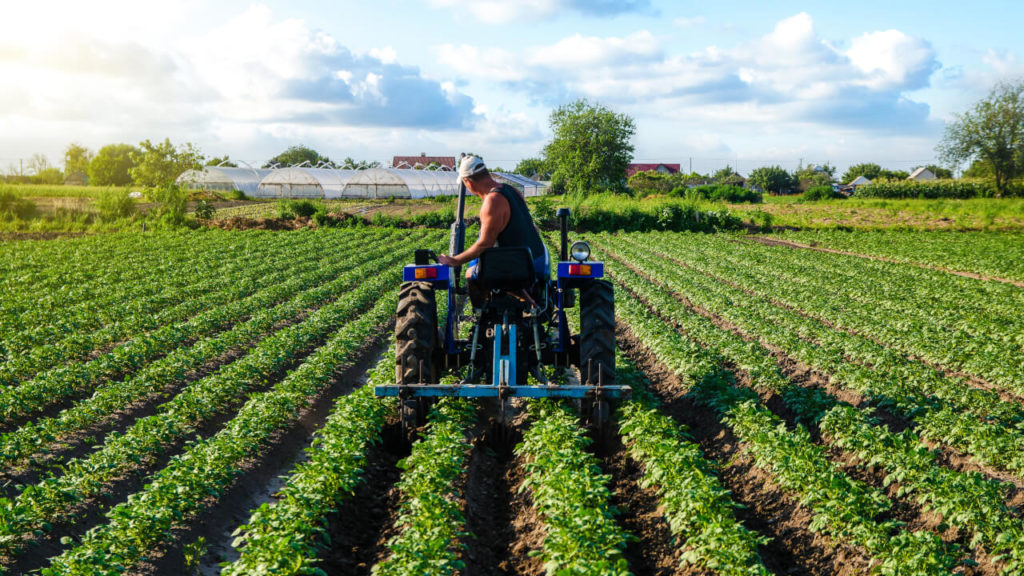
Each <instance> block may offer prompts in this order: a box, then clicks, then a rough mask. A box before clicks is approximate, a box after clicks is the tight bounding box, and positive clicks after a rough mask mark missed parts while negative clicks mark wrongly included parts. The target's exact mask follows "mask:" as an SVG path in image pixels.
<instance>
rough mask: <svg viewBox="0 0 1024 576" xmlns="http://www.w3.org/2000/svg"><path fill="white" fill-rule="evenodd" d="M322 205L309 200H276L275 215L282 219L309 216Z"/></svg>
mask: <svg viewBox="0 0 1024 576" xmlns="http://www.w3.org/2000/svg"><path fill="white" fill-rule="evenodd" d="M321 206H322V205H321V204H316V203H315V202H312V201H310V200H284V199H281V200H278V201H277V215H278V217H279V218H282V219H284V220H294V219H295V218H311V217H312V216H313V215H314V214H316V213H317V211H318V210H319V209H320V207H321Z"/></svg>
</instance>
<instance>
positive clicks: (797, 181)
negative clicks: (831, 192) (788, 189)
mask: <svg viewBox="0 0 1024 576" xmlns="http://www.w3.org/2000/svg"><path fill="white" fill-rule="evenodd" d="M835 172H836V167H835V166H830V165H828V164H824V165H821V166H816V165H814V164H811V165H809V166H807V167H806V168H801V169H799V170H797V171H796V174H794V175H793V184H794V185H795V186H797V187H798V188H799V189H800V190H801V191H804V192H806V191H807V190H810V189H811V188H815V187H818V186H832V180H833V175H834V174H835Z"/></svg>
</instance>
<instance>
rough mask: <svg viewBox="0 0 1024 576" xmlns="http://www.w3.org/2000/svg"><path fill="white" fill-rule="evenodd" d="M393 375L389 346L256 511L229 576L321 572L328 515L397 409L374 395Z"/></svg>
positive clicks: (240, 536)
mask: <svg viewBox="0 0 1024 576" xmlns="http://www.w3.org/2000/svg"><path fill="white" fill-rule="evenodd" d="M394 378H395V356H394V351H393V350H390V349H389V352H388V353H387V354H385V355H384V356H383V357H382V358H381V360H380V361H379V362H378V363H377V365H376V367H375V368H374V370H373V371H372V372H371V373H370V375H369V377H368V378H367V382H366V385H365V386H363V387H361V388H359V389H358V390H356V391H355V392H353V393H351V394H349V395H347V396H344V397H342V398H339V399H338V400H337V402H336V403H335V406H334V408H333V410H332V411H331V415H330V416H329V417H328V418H327V422H326V423H325V424H324V427H323V428H321V429H320V430H319V431H318V433H317V436H316V438H315V439H314V440H313V443H312V445H311V446H310V447H309V448H307V450H306V452H307V454H308V457H309V459H308V460H306V461H304V462H302V463H300V464H299V465H297V466H296V467H295V469H294V470H292V471H291V472H290V473H289V474H288V476H287V477H286V478H285V483H284V487H283V488H281V490H280V492H279V498H278V500H277V502H275V503H273V504H263V505H261V506H260V507H259V508H257V509H255V510H253V511H252V513H251V516H250V518H249V521H248V522H247V523H246V524H244V525H242V526H240V527H239V528H238V529H237V530H236V531H235V536H236V539H235V541H234V544H233V545H234V546H235V547H238V548H240V552H241V555H240V557H239V558H238V560H236V561H234V562H232V563H231V564H230V565H228V566H226V567H225V568H224V571H223V572H222V574H225V575H226V576H260V575H264V574H279V575H286V574H315V573H317V568H316V558H317V553H318V552H319V551H320V550H322V549H323V548H324V547H326V546H328V545H329V544H330V542H329V540H328V539H327V518H328V516H329V515H330V514H331V513H332V512H335V511H336V510H337V506H338V505H339V504H340V503H341V502H342V501H344V500H346V499H347V498H348V497H349V496H351V494H352V491H353V490H354V489H355V487H356V485H357V484H358V483H359V482H361V481H362V480H363V467H364V466H365V464H366V458H367V450H368V449H369V447H370V445H371V444H373V443H376V442H379V441H380V435H381V429H382V428H383V426H384V423H385V420H386V419H387V417H388V416H389V415H390V414H392V413H393V412H394V403H393V402H391V403H385V402H381V401H379V400H378V399H376V398H374V396H373V387H374V386H378V385H381V384H390V383H392V382H393V381H394Z"/></svg>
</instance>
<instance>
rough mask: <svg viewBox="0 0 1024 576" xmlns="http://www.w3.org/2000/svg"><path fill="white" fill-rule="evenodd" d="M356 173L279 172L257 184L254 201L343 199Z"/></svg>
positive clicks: (298, 169)
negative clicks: (257, 199) (264, 199)
mask: <svg viewBox="0 0 1024 576" xmlns="http://www.w3.org/2000/svg"><path fill="white" fill-rule="evenodd" d="M357 173H359V170H335V169H331V168H305V167H292V168H280V169H278V170H275V171H274V173H273V174H271V175H269V176H267V177H266V178H264V179H263V182H260V185H259V190H258V191H257V192H256V194H254V195H253V196H254V197H256V198H345V195H344V190H345V186H346V185H347V184H348V182H349V181H350V180H351V179H352V177H353V176H355V175H356V174H357Z"/></svg>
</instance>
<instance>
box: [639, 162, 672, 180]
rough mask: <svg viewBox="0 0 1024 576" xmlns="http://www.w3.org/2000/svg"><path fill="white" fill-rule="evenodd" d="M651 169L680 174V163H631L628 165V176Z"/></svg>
mask: <svg viewBox="0 0 1024 576" xmlns="http://www.w3.org/2000/svg"><path fill="white" fill-rule="evenodd" d="M651 171H654V172H661V173H662V174H679V164H630V165H628V166H626V178H629V177H630V176H632V175H633V174H636V173H637V172H651Z"/></svg>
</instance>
